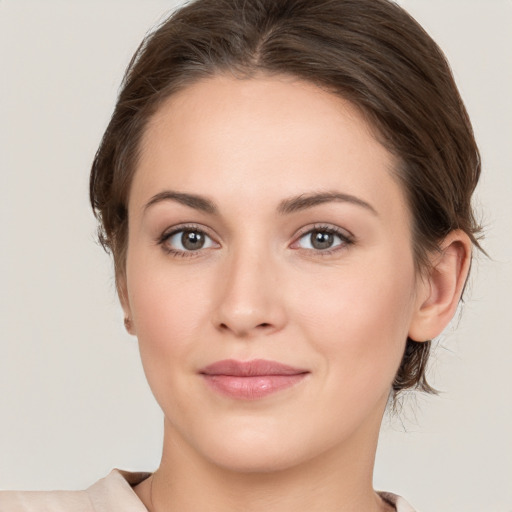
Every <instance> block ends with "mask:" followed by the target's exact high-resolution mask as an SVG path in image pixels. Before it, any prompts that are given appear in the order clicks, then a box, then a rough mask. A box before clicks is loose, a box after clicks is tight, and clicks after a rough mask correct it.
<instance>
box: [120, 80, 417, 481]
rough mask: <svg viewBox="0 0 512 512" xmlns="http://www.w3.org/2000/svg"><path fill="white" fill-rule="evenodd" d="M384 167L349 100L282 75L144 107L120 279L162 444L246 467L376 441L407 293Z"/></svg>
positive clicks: (407, 231) (197, 90)
mask: <svg viewBox="0 0 512 512" xmlns="http://www.w3.org/2000/svg"><path fill="white" fill-rule="evenodd" d="M394 165H395V161H394V158H393V157H392V155H391V154H390V153H389V152H388V151H387V150H386V149H384V148H383V147H382V146H381V145H380V144H379V143H378V142H377V141H376V140H375V139H374V137H373V136H372V133H371V132H370V130H369V128H368V126H367V124H366V122H365V121H364V119H363V117H362V116H361V115H360V114H359V113H358V111H357V110H356V109H355V108H353V107H352V106H351V104H350V103H348V102H346V101H343V100H341V99H340V98H338V97H336V96H334V95H331V94H329V93H327V92H325V91H322V90H320V89H319V88H317V87H315V86H314V85H312V84H308V83H304V82H301V81H298V80H293V79H291V78H287V77H277V78H276V77H274V78H268V77H261V78H257V79H247V80H237V79H234V78H228V77H216V78H212V79H208V80H204V81H201V82H199V83H197V84H195V85H193V86H190V87H188V88H187V89H185V90H183V91H182V92H180V93H178V94H176V95H174V96H173V97H171V98H170V99H169V100H168V101H167V102H166V103H164V104H163V105H162V106H161V107H160V109H159V110H158V111H157V113H156V115H155V116H154V117H153V118H152V120H151V122H150V123H149V125H148V127H147V130H146V132H145V135H144V138H143V141H142V154H141V158H140V162H139V165H138V168H137V171H136V174H135V177H134V181H133V184H132V188H131V194H130V198H129V242H128V252H127V266H126V283H125V284H124V285H123V286H122V288H124V289H125V299H124V301H123V302H124V307H125V311H126V313H127V314H128V315H129V316H130V318H131V320H132V326H133V327H132V330H133V332H134V333H135V334H136V335H137V336H138V339H139V344H140V352H141V356H142V362H143V365H144V369H145V372H146V375H147V378H148V381H149V384H150V386H151V388H152V390H153V393H154V395H155V397H156V399H157V401H158V402H159V404H160V406H161V407H162V409H163V412H164V415H165V419H166V422H165V428H166V431H167V433H169V434H171V435H172V436H173V439H174V442H177V443H178V444H181V445H182V447H186V449H187V450H189V451H190V452H191V453H194V454H196V455H198V456H199V457H202V458H203V459H206V460H209V461H211V462H213V463H215V464H218V465H220V466H223V467H226V468H233V469H237V470H244V471H252V470H265V471H268V470H272V469H279V468H285V467H290V466H293V465H294V464H299V463H301V462H304V461H307V460H312V459H313V458H314V457H317V456H319V455H320V454H335V453H337V452H338V451H339V452H340V453H341V452H342V451H345V452H346V451H347V450H353V449H354V447H359V448H361V447H367V446H371V447H372V448H371V449H374V442H375V439H376V436H377V432H378V428H379V425H380V421H381V417H382V413H383V410H384V408H385V404H386V401H387V398H388V395H389V391H390V386H391V383H392V381H393V378H394V375H395V373H396V371H397V369H398V366H399V364H400V360H401V356H402V353H403V350H404V347H405V342H406V338H407V335H408V332H409V329H410V327H411V324H412V323H413V322H414V317H415V311H416V310H417V309H418V303H419V295H420V294H419V293H418V290H419V286H421V280H420V279H416V277H417V276H416V274H415V266H414V261H413V253H412V244H411V217H410V212H409V211H408V207H407V205H406V201H405V197H404V194H403V191H402V190H401V188H400V186H399V185H398V183H397V181H396V179H395V178H394V177H393V175H392V169H393V167H394ZM262 360H263V362H262ZM216 363H217V364H216ZM242 363H244V364H242ZM280 365H284V366H280ZM176 440H178V441H176Z"/></svg>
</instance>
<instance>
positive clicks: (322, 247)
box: [294, 227, 353, 254]
mask: <svg viewBox="0 0 512 512" xmlns="http://www.w3.org/2000/svg"><path fill="white" fill-rule="evenodd" d="M351 243H353V241H352V238H351V237H350V235H349V234H348V233H347V234H345V232H344V231H342V230H341V229H340V228H334V227H325V228H324V227H317V228H314V229H311V230H309V231H308V232H307V233H304V234H303V235H302V236H301V237H300V238H299V240H298V241H297V242H295V244H294V245H295V246H296V247H298V248H300V249H308V250H310V251H318V252H322V251H323V252H325V253H326V254H327V253H329V252H330V251H335V250H336V249H341V248H343V247H345V246H346V245H350V244H351Z"/></svg>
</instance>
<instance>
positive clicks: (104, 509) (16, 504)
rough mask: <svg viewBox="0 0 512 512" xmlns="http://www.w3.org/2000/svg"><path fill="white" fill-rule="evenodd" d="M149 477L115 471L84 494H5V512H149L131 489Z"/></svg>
mask: <svg viewBox="0 0 512 512" xmlns="http://www.w3.org/2000/svg"><path fill="white" fill-rule="evenodd" d="M149 475H150V473H130V472H127V471H121V470H118V469H114V470H113V471H111V472H110V474H109V475H108V476H106V477H105V478H102V479H101V480H98V481H97V482H96V483H95V484H93V485H91V486H90V487H89V488H88V489H85V490H83V491H2V492H0V510H1V511H2V512H114V511H117V510H120V507H122V508H121V509H122V510H123V512H147V509H146V508H145V507H144V505H143V504H142V502H141V501H140V500H139V498H138V497H137V495H136V494H135V492H134V491H133V489H132V486H133V485H136V484H137V483H140V482H142V480H144V479H145V478H147V477H148V476H149Z"/></svg>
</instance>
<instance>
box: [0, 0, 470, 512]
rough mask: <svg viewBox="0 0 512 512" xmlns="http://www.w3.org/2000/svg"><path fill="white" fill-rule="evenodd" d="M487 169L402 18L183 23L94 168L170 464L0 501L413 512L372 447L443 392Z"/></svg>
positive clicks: (338, 5)
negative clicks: (448, 343) (411, 393)
mask: <svg viewBox="0 0 512 512" xmlns="http://www.w3.org/2000/svg"><path fill="white" fill-rule="evenodd" d="M479 173H480V164H479V155H478V149H477V147H476V144H475V141H474V138H473V134H472V130H471V125H470V123H469V120H468V117H467V114H466V111H465V109H464V106H463V104H462V101H461V99H460V96H459V94H458V92H457V89H456V86H455V84H454V82H453V78H452V76H451V74H450V71H449V68H448V65H447V63H446V61H445V59H444V57H443V54H442V53H441V52H440V50H439V49H438V47H437V46H436V45H435V43H434V42H433V41H432V40H431V39H430V37H429V36H428V35H427V34H426V33H425V32H424V31H423V30H422V29H421V28H420V27H419V26H418V25H417V23H416V22H415V21H414V20H413V19H412V18H410V17H409V16H408V15H407V14H406V13H405V12H404V11H402V10H401V9H400V8H398V7H397V6H396V5H395V4H392V3H390V2H388V1H385V0H371V1H370V0H368V1H348V0H345V1H343V0H337V1H332V0H329V1H328V0H325V1H319V2H310V1H299V0H283V1H280V2H275V1H270V0H261V1H254V2H252V1H244V0H231V1H219V0H199V1H196V2H193V3H191V4H190V5H188V6H186V7H184V8H182V9H181V10H179V11H178V12H177V13H176V14H175V15H174V16H172V17H171V18H170V19H169V20H167V21H166V22H164V23H163V24H162V25H161V26H160V27H159V28H158V29H157V30H156V31H155V32H154V33H153V34H152V35H150V36H149V37H148V38H147V39H146V40H145V41H144V42H143V44H142V45H141V47H140V48H139V50H138V52H137V54H136V55H135V57H134V59H133V60H132V63H131V64H130V67H129V69H128V71H127V74H126V77H125V81H124V83H123V87H122V91H121V93H120V96H119V99H118V103H117V105H116V109H115V112H114V114H113V116H112V120H111V122H110V125H109V127H108V128H107V131H106V133H105V135H104V138H103V141H102V143H101V146H100V148H99V150H98V153H97V155H96V158H95V161H94V163H93V168H92V173H91V200H92V204H93V208H94V211H95V213H96V215H97V217H98V219H99V220H100V239H101V241H102V243H103V244H104V246H105V247H106V248H107V249H109V250H110V251H112V254H113V256H114V262H115V267H116V283H117V288H118V292H119V297H120V300H121V304H122V306H123V309H124V312H125V325H126V328H127V330H128V331H129V332H130V333H132V334H134V335H136V336H137V338H138V340H139V346H140V352H141V356H142V361H143V365H144V369H145V372H146V376H147V378H148V381H149V384H150V386H151V388H152V391H153V393H154V395H155V397H156V399H157V401H158V403H159V404H160V406H161V408H162V410H163V412H164V416H165V427H164V430H165V439H164V447H163V454H162V462H161V465H160V467H159V468H158V469H157V470H156V471H155V472H154V473H153V474H152V475H148V474H126V473H121V472H113V473H112V474H111V475H109V476H108V477H107V478H106V479H104V480H102V481H100V482H99V483H97V484H95V485H94V486H93V487H91V488H90V489H89V490H88V491H86V492H81V493H80V492H77V493H63V494H58V493H57V494H53V493H42V494H41V493H35V494H29V493H28V494H27V493H21V494H20V493H6V494H4V495H3V496H2V497H1V498H0V504H2V506H3V507H4V508H5V509H6V510H30V508H27V507H29V506H32V504H34V506H40V507H44V506H46V505H45V503H49V504H51V507H53V508H52V510H59V509H58V508H57V507H59V506H60V507H61V508H62V510H74V508H73V507H78V508H76V509H77V510H81V509H84V508H85V507H89V508H90V509H92V510H105V511H106V510H116V509H119V508H122V509H123V510H130V507H131V509H133V510H145V509H147V510H149V511H151V512H155V511H156V512H158V511H162V510H183V511H187V510H212V511H214V510H265V511H269V510H273V509H279V510H280V511H282V510H294V511H300V510H322V511H331V510H332V511H335V510H336V511H338V510H343V511H349V510H350V511H356V510H365V511H378V510H381V511H384V510H398V511H400V512H405V511H408V510H412V509H411V507H410V506H409V505H408V504H407V503H406V502H405V500H403V499H402V498H399V497H397V496H395V495H392V494H390V493H375V492H374V491H373V487H372V471H373V463H374V457H375V450H376V445H377V439H378V432H379V428H380V423H381V419H382V415H383V413H384V410H385V408H386V404H387V403H388V399H389V397H390V396H391V397H392V398H395V397H396V396H397V395H398V394H399V393H400V392H401V391H402V390H405V389H409V388H418V389H420V390H423V391H432V389H431V388H430V386H429V384H428V383H427V381H426V378H425V365H426V362H427V359H428V353H429V343H430V342H429V340H431V339H432V338H434V337H436V336H438V335H439V334H440V333H441V331H442V330H443V329H444V327H445V326H446V325H447V324H448V322H449V321H450V319H451V318H452V316H453V314H454V312H455V310H456V307H457V304H458V302H459V300H460V297H461V294H462V292H463V289H464V285H465V282H466V278H467V275H468V272H469V267H470V262H471V249H472V245H476V246H478V243H477V241H476V238H475V236H476V234H477V233H478V226H477V225H476V223H475V220H474V216H473V213H472V209H471V201H470V200H471V194H472V192H473V190H474V188H475V186H476V184H477V181H478V177H479ZM2 500H3V501H2ZM4 504H5V505H4ZM23 507H25V508H23ZM80 507H82V508H81V509H80ZM41 509H42V510H44V508H41ZM85 509H86V510H87V508H85ZM2 510H3V508H2Z"/></svg>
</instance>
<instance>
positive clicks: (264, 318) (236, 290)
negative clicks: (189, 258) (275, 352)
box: [213, 251, 286, 338]
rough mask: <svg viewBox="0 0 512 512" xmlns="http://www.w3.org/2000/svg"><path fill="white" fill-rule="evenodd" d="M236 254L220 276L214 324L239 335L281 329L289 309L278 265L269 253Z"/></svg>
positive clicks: (270, 332)
mask: <svg viewBox="0 0 512 512" xmlns="http://www.w3.org/2000/svg"><path fill="white" fill-rule="evenodd" d="M248 252H249V251H245V252H244V254H240V253H239V254H234V255H232V257H231V258H229V259H227V261H225V262H224V268H223V269H222V271H221V273H220V275H219V287H218V291H219V293H218V295H217V297H218V298H217V303H216V306H215V312H214V315H213V321H214V324H215V327H216V328H217V329H218V330H220V331H223V332H225V333H231V334H232V335H234V336H236V337H240V338H251V337H255V336H258V335H268V334H272V333H274V332H277V331H280V330H281V329H282V328H283V327H284V325H285V324H286V311H285V305H284V300H283V299H284V298H283V296H282V292H283V290H282V288H281V287H280V286H279V284H280V281H281V279H280V277H281V276H280V273H279V268H278V265H277V264H276V263H275V262H274V261H272V258H270V257H269V256H268V255H265V254H261V253H259V254H256V253H251V254H247V253H248Z"/></svg>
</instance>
